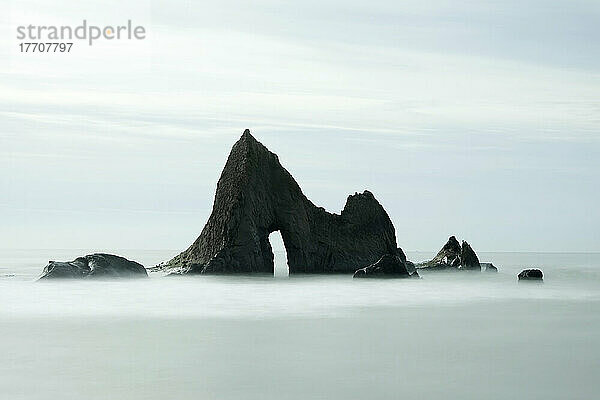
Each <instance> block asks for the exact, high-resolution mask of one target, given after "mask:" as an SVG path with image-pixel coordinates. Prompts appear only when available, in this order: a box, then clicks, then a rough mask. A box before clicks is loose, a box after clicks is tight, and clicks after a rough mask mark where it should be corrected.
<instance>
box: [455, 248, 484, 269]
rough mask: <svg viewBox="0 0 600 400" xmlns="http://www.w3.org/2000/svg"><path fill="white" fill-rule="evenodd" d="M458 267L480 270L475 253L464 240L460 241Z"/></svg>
mask: <svg viewBox="0 0 600 400" xmlns="http://www.w3.org/2000/svg"><path fill="white" fill-rule="evenodd" d="M458 268H459V269H467V270H477V271H481V265H480V263H479V258H478V257H477V254H475V252H474V251H473V249H472V248H471V245H470V244H469V243H467V242H466V241H465V240H463V241H462V246H461V250H460V266H459V267H458Z"/></svg>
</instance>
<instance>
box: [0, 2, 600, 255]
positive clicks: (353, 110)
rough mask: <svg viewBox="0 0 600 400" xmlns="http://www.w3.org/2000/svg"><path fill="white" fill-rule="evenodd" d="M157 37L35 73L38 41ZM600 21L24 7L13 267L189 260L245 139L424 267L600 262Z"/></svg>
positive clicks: (428, 10) (455, 6)
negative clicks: (56, 254) (367, 208)
mask: <svg viewBox="0 0 600 400" xmlns="http://www.w3.org/2000/svg"><path fill="white" fill-rule="evenodd" d="M84 18H85V19H87V21H88V23H91V24H96V25H120V24H124V23H126V22H127V20H128V19H131V20H132V21H133V23H134V24H139V25H143V26H144V27H145V28H146V32H147V38H146V39H145V40H143V41H112V42H108V41H103V42H97V43H95V44H94V45H93V46H91V47H90V46H88V45H87V44H86V43H84V42H76V43H75V45H74V46H73V48H72V51H71V53H68V54H51V53H50V54H22V53H20V52H19V47H18V44H19V42H20V41H19V40H17V38H16V27H17V26H19V25H28V24H39V25H61V24H69V25H73V26H77V25H80V24H81V22H82V20H83V19H84ZM598 21H600V3H599V2H598V1H573V0H569V1H566V0H565V1H542V0H539V1H526V2H524V1H512V0H511V1H508V0H506V1H505V0H502V1H494V2H482V1H463V2H460V1H450V0H448V1H433V2H423V1H370V2H357V1H339V2H332V1H303V2H277V1H252V2H248V1H218V2H216V1H215V2H203V1H180V0H169V1H158V0H155V1H141V0H137V1H127V2H125V1H122V0H119V1H115V0H104V1H94V2H92V1H77V2H74V1H67V0H53V1H41V0H38V1H34V0H18V1H17V0H9V1H8V2H7V1H6V0H3V1H2V12H1V13H0V196H1V197H0V221H1V225H0V227H1V228H0V248H4V249H14V248H96V249H98V250H103V249H104V250H110V249H175V250H180V249H181V250H182V249H184V248H186V247H187V246H188V245H189V244H190V243H191V242H192V241H193V240H194V239H195V238H196V237H197V236H198V235H199V233H200V231H201V229H202V227H203V226H204V223H205V222H206V219H207V218H208V215H209V213H210V210H211V208H212V202H213V196H214V191H215V187H216V182H217V179H218V177H219V174H220V172H221V170H222V168H223V165H224V163H225V160H226V157H227V154H228V153H229V150H230V148H231V146H232V145H233V143H234V142H235V141H236V140H237V139H238V137H239V136H240V135H241V133H242V131H243V130H244V129H245V128H250V129H251V130H252V132H253V134H254V136H255V137H256V138H257V139H258V140H260V141H261V142H262V143H263V144H265V145H266V146H267V147H268V148H269V149H270V150H271V151H274V152H276V153H277V154H278V155H279V158H280V160H281V162H282V164H283V165H284V166H285V167H286V168H287V169H288V170H289V171H290V172H291V173H292V175H293V176H294V177H295V178H296V180H297V181H298V183H299V184H300V186H301V187H302V189H303V191H304V193H305V194H306V195H307V196H308V197H309V198H310V199H311V200H312V201H313V202H314V203H315V204H317V205H319V206H323V207H325V208H326V209H327V210H328V211H330V212H336V213H337V212H340V210H341V208H342V207H343V205H344V203H345V201H346V197H347V196H348V195H349V194H351V193H354V192H356V191H363V190H365V189H369V190H370V191H372V192H373V193H374V194H375V196H376V198H377V199H378V200H379V201H380V202H381V203H382V204H383V206H384V207H385V208H386V210H387V212H388V214H389V215H390V218H391V219H392V221H393V222H394V225H395V227H396V234H397V238H398V244H399V245H400V246H401V247H403V248H404V249H406V250H437V249H438V248H439V247H441V245H442V244H443V243H444V242H445V241H446V239H447V238H448V236H450V235H456V236H457V237H459V238H460V239H466V240H468V241H469V242H470V243H471V244H472V245H473V247H474V248H475V250H476V251H477V250H479V251H494V250H497V251H600V213H599V212H598V206H599V204H600V189H599V188H598V187H599V182H600V40H599V38H600V24H599V23H598Z"/></svg>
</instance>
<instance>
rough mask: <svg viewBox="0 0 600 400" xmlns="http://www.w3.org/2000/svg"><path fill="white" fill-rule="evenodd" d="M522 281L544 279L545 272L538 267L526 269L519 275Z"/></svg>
mask: <svg viewBox="0 0 600 400" xmlns="http://www.w3.org/2000/svg"><path fill="white" fill-rule="evenodd" d="M517 278H519V280H520V281H542V280H543V279H544V274H543V273H542V271H541V270H539V269H537V268H532V269H524V270H523V271H521V272H520V273H519V275H517Z"/></svg>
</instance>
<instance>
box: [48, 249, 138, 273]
mask: <svg viewBox="0 0 600 400" xmlns="http://www.w3.org/2000/svg"><path fill="white" fill-rule="evenodd" d="M147 276H148V273H147V272H146V268H144V266H143V265H141V264H138V263H137V262H135V261H129V260H128V259H126V258H123V257H120V256H115V255H112V254H102V253H98V254H90V255H87V256H85V257H77V258H76V259H75V260H73V261H66V262H61V261H50V262H49V263H48V265H47V266H46V268H44V272H43V273H42V276H41V277H40V279H93V278H143V277H147Z"/></svg>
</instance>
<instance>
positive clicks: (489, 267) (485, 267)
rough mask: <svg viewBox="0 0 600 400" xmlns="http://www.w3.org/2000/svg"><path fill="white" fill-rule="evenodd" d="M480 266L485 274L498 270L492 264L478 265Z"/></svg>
mask: <svg viewBox="0 0 600 400" xmlns="http://www.w3.org/2000/svg"><path fill="white" fill-rule="evenodd" d="M479 264H481V270H482V271H485V272H498V268H496V267H495V266H494V264H492V263H479Z"/></svg>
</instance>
